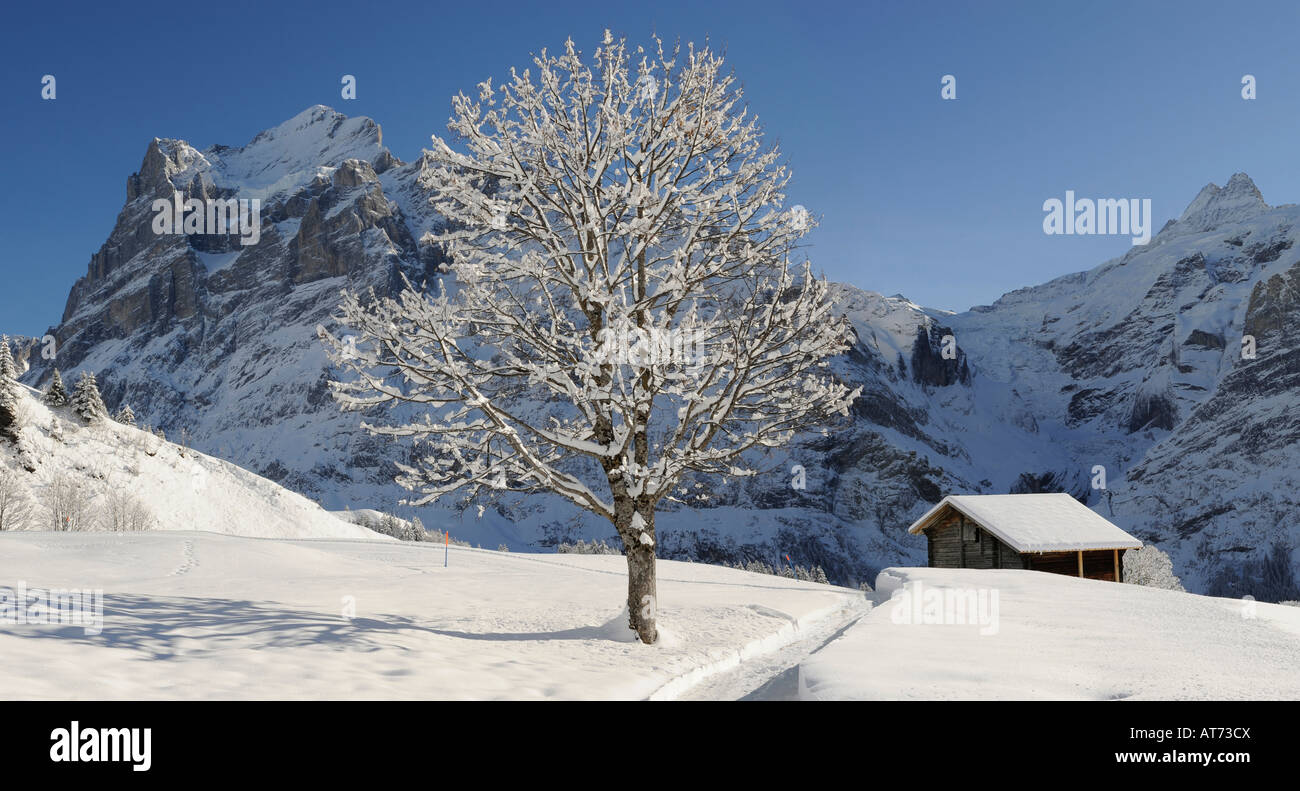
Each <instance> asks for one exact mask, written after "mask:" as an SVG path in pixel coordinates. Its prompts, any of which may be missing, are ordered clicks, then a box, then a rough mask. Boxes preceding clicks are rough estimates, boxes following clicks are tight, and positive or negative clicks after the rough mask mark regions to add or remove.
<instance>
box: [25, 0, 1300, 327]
mask: <svg viewBox="0 0 1300 791" xmlns="http://www.w3.org/2000/svg"><path fill="white" fill-rule="evenodd" d="M6 16H7V19H6V24H5V30H4V33H3V40H2V41H0V44H2V46H0V62H2V63H3V69H2V70H0V97H3V99H2V101H3V116H4V123H3V125H0V152H3V153H2V156H3V167H4V170H3V174H4V177H5V180H6V183H7V188H6V189H4V190H3V191H2V194H3V197H2V198H0V200H2V201H3V205H2V206H0V218H3V219H0V223H2V225H0V229H3V239H4V250H3V253H0V278H2V280H0V282H3V283H4V284H5V286H4V287H3V289H2V290H0V331H5V332H10V333H22V334H40V333H42V332H44V330H45V328H46V327H48V326H50V325H52V324H54V323H56V322H58V321H59V319H60V317H61V315H62V311H63V306H64V303H65V300H66V298H67V294H68V290H69V288H70V287H71V286H72V284H73V282H74V281H75V279H76V278H77V277H78V276H80V275H82V274H84V273H85V271H86V264H87V262H88V261H89V258H90V255H91V254H92V253H93V252H95V251H96V250H98V249H99V246H100V245H101V244H102V243H103V241H104V240H105V238H106V237H107V235H108V233H109V232H110V231H111V229H112V226H113V223H114V220H115V218H116V215H117V212H118V210H119V209H120V208H121V206H122V203H123V201H124V200H125V189H126V179H127V176H129V175H130V174H131V173H132V172H134V171H135V170H137V169H138V168H139V166H140V162H141V159H142V157H143V156H144V151H145V145H146V144H147V142H148V141H149V140H150V139H152V138H153V137H155V136H157V137H176V138H183V139H185V140H188V141H190V142H191V143H192V144H194V145H196V146H198V147H199V148H204V147H207V146H208V145H211V144H213V143H222V144H226V145H235V146H238V145H242V144H243V143H245V142H247V141H248V140H249V139H250V138H251V137H252V136H253V135H255V134H256V133H257V132H258V131H260V130H262V129H264V128H267V127H270V126H273V125H275V124H277V123H279V122H281V121H283V120H285V119H287V118H289V117H291V116H293V115H294V114H296V113H298V112H299V111H301V110H302V109H304V108H306V107H307V106H309V105H312V104H316V103H321V104H327V105H330V106H332V107H335V108H336V109H338V110H340V111H341V112H344V113H346V114H347V115H366V116H369V117H371V118H374V119H375V120H376V121H378V122H379V123H380V124H381V125H382V127H383V129H384V142H385V144H386V145H387V146H388V147H389V148H390V149H391V150H392V151H393V152H394V154H396V155H397V156H398V157H400V158H402V159H404V160H410V159H413V158H415V157H416V156H417V155H418V153H419V151H420V149H421V148H422V147H424V146H425V145H426V144H427V143H428V139H429V135H430V134H431V133H432V132H435V131H437V132H438V133H440V134H441V133H444V132H445V124H446V120H447V116H448V114H449V108H450V101H449V100H450V97H451V96H452V95H453V94H454V93H456V92H457V91H460V90H465V91H467V92H468V91H470V90H471V89H472V88H473V87H474V85H475V84H477V83H478V82H479V81H480V80H482V79H484V78H486V77H489V76H492V77H495V78H497V79H498V80H499V79H500V77H502V76H503V75H505V74H506V73H507V71H508V69H509V67H510V66H512V65H527V64H528V62H529V54H530V53H532V52H534V51H536V50H538V49H540V48H542V47H550V48H552V49H557V48H559V46H560V45H561V44H562V43H563V41H564V39H565V38H566V37H568V36H570V35H571V36H573V38H574V40H575V41H576V42H577V43H578V44H579V45H580V46H581V47H582V48H583V49H584V50H585V51H588V52H590V50H591V49H592V48H593V47H594V46H595V44H596V43H597V42H598V40H599V36H600V34H601V32H602V30H603V29H604V28H606V27H609V28H611V29H612V30H614V31H615V32H616V33H623V34H627V35H628V36H629V37H630V38H632V39H636V40H645V39H646V38H647V37H648V36H649V34H651V33H652V32H657V33H659V34H661V35H663V36H665V37H667V38H674V37H680V38H682V39H684V40H695V41H697V42H698V41H701V40H703V39H704V38H705V37H706V36H707V37H709V38H710V39H711V40H712V42H713V43H714V44H715V45H719V46H722V47H725V49H726V51H727V54H728V59H729V61H730V63H731V64H732V66H733V67H734V68H735V70H736V73H737V75H738V77H739V78H740V79H741V81H742V82H743V83H744V85H745V90H746V96H747V98H748V100H749V103H750V106H751V108H752V109H753V110H754V111H756V112H757V113H758V114H759V116H760V118H761V119H762V120H763V122H764V124H765V126H766V128H767V130H768V135H769V137H771V138H773V139H775V140H778V141H779V142H780V144H781V147H782V149H783V151H784V152H785V154H786V156H787V157H788V159H789V161H790V164H791V166H792V168H793V170H794V176H795V177H794V183H793V187H792V189H791V190H790V200H791V202H792V203H800V204H803V205H805V206H807V207H808V208H809V209H810V210H811V211H812V212H813V213H814V214H817V215H819V216H820V219H821V227H820V228H818V229H817V231H815V232H814V234H813V235H812V236H811V237H810V239H809V241H810V243H811V246H810V248H809V251H808V252H809V256H810V258H811V259H812V260H813V262H814V264H815V265H817V266H818V267H819V268H820V269H822V270H823V271H824V272H825V273H826V274H827V275H828V276H829V277H831V278H832V279H836V280H843V281H847V282H851V283H854V284H856V285H858V286H861V287H864V288H868V289H872V290H875V291H880V292H883V293H885V294H894V293H902V294H905V295H906V296H908V297H910V298H911V299H913V300H915V301H917V302H920V303H922V304H925V305H929V306H933V307H939V308H946V309H952V310H964V309H966V308H968V307H970V306H972V305H978V304H987V303H988V302H991V301H992V300H994V299H996V298H997V297H998V296H999V295H1000V294H1002V293H1005V292H1006V291H1009V290H1012V289H1015V288H1019V287H1023V286H1027V285H1032V284H1036V283H1041V282H1043V281H1046V280H1049V279H1051V278H1053V277H1056V276H1058V275H1061V274H1065V273H1068V272H1073V271H1078V270H1080V269H1086V268H1091V267H1092V266H1095V265H1097V264H1099V263H1101V262H1102V261H1104V260H1106V259H1109V258H1112V257H1115V256H1118V255H1121V254H1123V252H1124V251H1125V250H1126V249H1127V247H1128V246H1129V245H1130V241H1129V239H1128V237H1124V236H1109V237H1086V236H1047V235H1045V234H1044V233H1043V231H1042V220H1043V216H1044V213H1043V209H1042V205H1043V201H1044V200H1046V199H1048V198H1052V197H1056V198H1063V197H1064V194H1065V191H1066V190H1074V191H1075V193H1076V194H1078V195H1079V196H1081V197H1114V198H1150V199H1151V200H1152V205H1153V212H1154V214H1155V219H1154V223H1153V225H1154V230H1158V229H1159V228H1160V226H1161V225H1163V224H1164V222H1165V220H1167V219H1169V218H1171V217H1176V216H1177V215H1178V214H1179V213H1180V212H1181V211H1182V209H1183V208H1184V207H1185V206H1186V204H1187V203H1188V202H1189V201H1190V200H1191V199H1192V198H1193V197H1194V196H1195V195H1196V193H1197V191H1198V190H1199V189H1200V188H1201V187H1202V186H1204V185H1205V184H1206V183H1208V182H1211V181H1213V182H1215V183H1218V184H1220V185H1222V184H1223V183H1225V182H1226V181H1227V179H1228V177H1229V176H1230V175H1231V174H1232V173H1234V172H1237V171H1245V172H1247V173H1249V174H1250V175H1251V176H1252V177H1253V178H1254V179H1255V182H1256V183H1257V184H1258V186H1259V188H1260V190H1261V191H1262V192H1263V194H1264V198H1265V200H1267V201H1269V202H1270V203H1273V204H1278V203H1291V202H1298V201H1300V167H1298V166H1300V161H1298V160H1300V145H1297V141H1300V58H1296V57H1295V55H1294V52H1295V46H1296V31H1297V30H1300V24H1298V23H1300V4H1296V3H1294V2H1278V3H1258V4H1250V3H1231V4H1229V3H1187V2H1180V3H1173V2H1169V3H1155V2H1135V0H1128V2H1116V3H1087V4H1070V5H1066V4H1059V3H1042V2H1037V3H993V2H988V3H969V4H967V3H926V2H908V3H901V2H900V3H893V2H889V3H885V2H872V1H871V0H867V1H866V2H860V3H859V2H854V3H820V2H814V1H812V0H807V1H805V2H797V3H775V2H753V1H752V0H751V1H750V2H738V3H732V2H726V3H722V2H719V3H699V2H677V1H676V0H662V1H656V2H642V3H622V4H621V3H617V2H611V1H609V0H605V1H604V2H548V3H538V2H531V3H512V2H492V3H464V2H461V3H456V4H448V3H441V2H436V1H433V2H430V1H429V0H425V1H424V2H410V3H391V4H390V3H383V2H368V3H356V4H348V5H340V4H334V3H326V2H313V3H247V4H243V3H238V2H224V3H219V4H208V5H207V6H195V5H179V6H178V5H173V6H159V5H157V4H151V5H149V6H146V7H142V8H140V9H139V10H121V9H116V8H112V7H111V4H105V3H93V4H92V3H83V4H75V5H63V6H60V5H58V4H51V5H45V6H41V5H37V4H31V3H26V4H22V5H20V6H14V7H11V8H9V9H7V10H6ZM44 74H53V75H55V76H56V77H57V79H58V98H57V99H56V100H54V101H42V100H41V98H40V89H41V84H40V81H41V77H42V75H44ZM343 74H354V75H356V76H357V79H358V98H357V99H356V100H353V101H343V100H342V99H341V98H340V95H339V90H340V85H339V80H340V77H341V76H342V75H343ZM945 74H952V75H954V76H955V77H956V78H957V99H956V101H944V100H942V99H941V97H940V88H941V85H940V79H941V77H942V76H943V75H945ZM1244 74H1253V75H1255V77H1256V79H1257V84H1258V98H1257V99H1255V100H1254V101H1244V100H1243V99H1242V98H1241V78H1242V75H1244Z"/></svg>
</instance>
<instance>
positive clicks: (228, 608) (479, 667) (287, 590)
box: [0, 532, 868, 700]
mask: <svg viewBox="0 0 1300 791" xmlns="http://www.w3.org/2000/svg"><path fill="white" fill-rule="evenodd" d="M444 552H449V553H450V560H449V562H448V563H447V565H445V566H444ZM20 580H21V581H25V582H26V585H27V587H28V588H29V589H37V588H40V589H49V588H60V587H66V588H76V589H84V588H100V589H102V590H103V591H104V604H103V616H104V617H103V623H102V628H101V629H100V630H99V631H98V632H95V630H94V629H93V627H92V630H91V631H92V632H93V633H87V631H86V630H85V628H84V627H83V626H71V625H62V626H56V625H49V624H28V625H12V626H5V628H4V629H3V630H0V655H2V656H4V658H5V661H4V672H3V673H0V698H5V699H14V698H60V699H69V698H72V699H104V698H109V699H131V700H137V699H172V700H175V699H184V700H196V699H250V698H260V699H284V698H289V699H329V700H337V699H355V698H362V699H399V700H410V699H429V698H434V699H459V700H464V699H479V700H481V699H513V700H518V699H602V700H610V699H640V698H646V697H651V696H653V697H655V698H660V699H662V698H672V697H676V696H679V695H681V694H682V693H684V692H686V691H688V690H689V689H690V688H691V687H692V686H693V685H694V684H695V683H698V682H700V681H703V680H705V679H707V678H708V677H709V676H710V675H713V674H715V673H717V672H720V671H722V670H725V669H729V668H732V667H734V666H735V665H736V664H737V662H738V661H739V660H740V659H741V658H742V657H744V658H750V657H755V656H759V655H762V654H763V653H765V652H768V651H772V650H776V649H778V648H780V647H781V646H782V645H784V644H786V643H789V642H791V641H794V640H797V639H799V637H800V636H801V635H802V633H803V632H804V631H805V630H809V629H814V628H817V627H819V626H820V625H821V624H823V623H836V622H844V621H846V620H849V619H851V618H852V617H854V616H855V615H856V614H858V613H860V612H862V611H864V610H865V609H866V608H867V606H868V604H867V602H866V600H865V599H864V598H863V596H862V594H861V593H859V592H857V591H851V590H846V589H843V588H832V587H830V586H827V585H818V584H815V583H809V582H799V581H796V580H788V579H782V578H780V577H772V576H770V575H764V574H751V573H748V572H744V571H736V570H732V569H726V568H720V567H717V566H708V565H704V564H690V563H675V562H665V563H663V564H661V566H660V568H659V598H660V602H661V603H660V606H659V610H658V612H659V630H660V641H659V642H658V643H656V644H655V645H653V646H646V645H642V644H641V643H639V642H635V641H634V640H629V637H634V635H633V634H632V632H631V631H630V630H628V628H627V616H626V614H620V612H619V602H620V601H622V600H624V599H625V597H626V595H627V566H626V563H625V561H624V560H623V558H621V557H612V556H596V555H581V556H579V555H556V554H549V555H524V554H516V553H508V552H496V551H492V550H476V549H469V548H466V547H458V546H454V545H453V546H452V547H450V549H449V550H447V549H445V548H444V547H443V546H441V545H437V546H434V545H428V544H412V543H407V542H396V541H394V542H386V543H381V542H375V541H341V540H315V541H286V540H259V539H248V538H236V537H231V536H219V535H214V534H211V533H160V532H159V533H133V534H105V533H0V585H8V586H12V585H15V584H16V583H17V582H18V581H20ZM160 659H162V660H165V661H158V660H160ZM87 668H94V672H87Z"/></svg>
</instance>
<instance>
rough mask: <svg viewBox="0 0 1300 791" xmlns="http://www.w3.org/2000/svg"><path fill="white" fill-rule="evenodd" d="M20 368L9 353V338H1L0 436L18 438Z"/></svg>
mask: <svg viewBox="0 0 1300 791" xmlns="http://www.w3.org/2000/svg"><path fill="white" fill-rule="evenodd" d="M19 387H20V386H19V384H18V367H17V366H16V365H15V364H14V357H13V354H12V353H11V352H10V351H9V336H8V335H2V336H0V436H7V437H9V438H11V439H17V437H18V429H19V425H18V400H19V398H20V396H21V391H20V389H19Z"/></svg>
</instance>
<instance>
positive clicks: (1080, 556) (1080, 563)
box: [1079, 549, 1083, 577]
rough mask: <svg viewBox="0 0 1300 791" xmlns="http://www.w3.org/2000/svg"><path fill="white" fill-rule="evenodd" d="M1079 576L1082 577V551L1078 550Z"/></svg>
mask: <svg viewBox="0 0 1300 791" xmlns="http://www.w3.org/2000/svg"><path fill="white" fill-rule="evenodd" d="M1079 576H1080V577H1082V576H1083V550H1082V549H1081V550H1079Z"/></svg>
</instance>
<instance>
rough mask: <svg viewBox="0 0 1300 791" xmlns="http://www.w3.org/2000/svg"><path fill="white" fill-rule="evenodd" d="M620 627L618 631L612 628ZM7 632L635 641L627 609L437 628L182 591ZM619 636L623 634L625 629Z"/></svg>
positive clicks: (157, 655) (74, 637)
mask: <svg viewBox="0 0 1300 791" xmlns="http://www.w3.org/2000/svg"><path fill="white" fill-rule="evenodd" d="M619 625H621V626H622V628H621V629H617V628H615V627H617V626H619ZM3 631H4V632H7V633H8V634H10V635H12V636H18V637H24V638H36V639H59V640H67V641H73V642H79V643H84V644H87V645H97V646H104V647H109V648H124V649H127V650H130V651H137V652H141V653H144V654H148V655H150V656H151V657H152V658H153V659H164V660H165V659H171V658H174V657H177V656H179V655H184V656H201V655H203V654H206V653H209V652H215V651H220V650H224V649H241V650H248V649H253V650H255V649H259V648H294V647H301V646H324V647H329V648H335V649H338V650H347V651H362V652H370V651H379V650H381V649H384V648H396V649H400V650H410V649H409V647H408V646H404V645H401V644H399V643H398V642H397V641H395V640H393V639H391V638H393V637H395V636H397V635H398V634H399V633H402V632H406V633H411V632H415V633H423V634H428V635H440V636H443V637H453V638H458V639H463V640H502V641H509V640H520V641H528V640H613V641H618V642H626V641H628V640H630V639H634V638H633V635H632V633H631V632H630V630H628V629H627V615H626V613H624V614H622V615H620V616H617V617H615V618H614V619H612V620H611V621H609V622H607V623H606V624H604V625H601V626H585V627H578V628H574V629H565V630H560V631H551V632H464V631H455V630H451V629H437V628H433V627H431V626H428V625H425V624H421V623H418V622H416V621H414V620H412V619H411V618H408V617H405V616H398V615H383V616H379V617H377V618H351V619H345V618H343V617H342V615H341V614H340V615H332V614H329V613H324V612H313V611H309V610H297V609H292V608H289V607H286V606H283V605H278V604H276V603H275V602H251V601H241V600H237V599H214V598H198V597H187V596H144V595H134V594H108V595H105V596H104V623H103V628H102V631H101V632H100V633H99V634H86V631H85V629H84V627H82V626H80V625H60V626H53V625H30V626H25V627H23V628H22V630H21V631H14V630H12V628H3ZM624 633H625V634H624Z"/></svg>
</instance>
